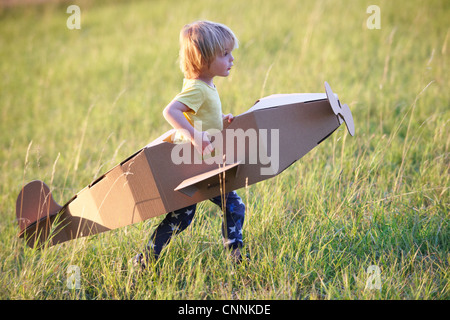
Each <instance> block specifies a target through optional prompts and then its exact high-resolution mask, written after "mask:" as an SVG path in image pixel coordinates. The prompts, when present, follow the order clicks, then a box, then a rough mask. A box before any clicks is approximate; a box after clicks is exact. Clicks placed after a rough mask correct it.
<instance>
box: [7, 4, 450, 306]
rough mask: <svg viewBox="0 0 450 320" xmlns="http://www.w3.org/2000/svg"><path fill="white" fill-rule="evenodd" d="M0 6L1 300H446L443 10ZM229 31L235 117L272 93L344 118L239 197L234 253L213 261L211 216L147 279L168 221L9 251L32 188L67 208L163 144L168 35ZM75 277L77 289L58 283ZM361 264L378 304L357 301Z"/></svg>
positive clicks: (170, 63) (216, 245)
mask: <svg viewBox="0 0 450 320" xmlns="http://www.w3.org/2000/svg"><path fill="white" fill-rule="evenodd" d="M75 3H77V4H78V5H79V6H80V8H81V27H82V28H81V30H69V29H67V28H66V20H67V18H68V17H69V14H67V13H66V8H67V6H68V4H67V3H63V4H47V5H38V6H18V7H13V8H2V9H0V72H1V74H2V77H1V78H0V108H1V112H0V132H1V134H0V166H1V167H0V168H1V172H0V215H1V222H0V241H1V245H0V258H1V259H0V261H1V262H0V270H1V277H0V287H1V289H0V298H1V299H439V300H445V299H449V298H450V288H449V285H448V281H449V262H450V261H449V259H450V255H449V249H450V248H449V239H450V237H449V235H450V233H449V213H448V211H449V190H448V188H449V142H450V139H449V136H450V135H449V130H448V122H449V119H450V108H449V106H450V103H449V102H450V92H449V90H448V89H449V88H448V86H449V83H450V81H449V70H448V66H449V51H450V39H449V38H450V35H449V33H450V29H449V27H448V16H449V15H450V5H449V3H448V1H445V0H441V1H437V0H433V1H407V2H404V1H403V2H397V1H378V3H376V4H377V5H379V7H380V9H381V29H379V30H369V29H367V27H366V20H367V18H368V17H369V14H367V13H366V8H367V7H368V6H369V5H371V4H374V3H372V2H371V1H337V0H336V1H332V0H330V1H328V0H326V1H282V2H280V1H263V2H259V1H221V2H211V1H194V2H193V1H182V2H175V1H122V2H119V1H112V2H107V1H95V2H94V1H81V2H75ZM196 19H209V20H213V21H219V22H222V23H225V24H227V25H229V26H230V27H231V28H232V29H233V30H234V32H235V33H236V35H237V36H238V38H239V39H240V48H239V49H238V50H237V51H236V52H235V54H234V56H235V59H236V60H235V68H234V69H233V71H232V74H231V76H230V77H228V78H222V79H217V81H216V85H217V87H218V88H219V92H220V95H221V99H222V105H223V108H224V111H226V112H232V113H234V114H239V113H241V112H244V111H245V110H247V109H248V108H249V107H250V106H251V105H252V104H253V103H254V101H256V100H257V99H258V98H260V97H261V96H267V95H269V94H272V93H293V92H324V87H323V83H324V81H328V82H329V83H330V85H331V87H332V88H333V91H334V92H336V93H338V94H339V97H340V99H341V101H343V102H345V103H348V104H349V106H350V109H351V111H352V113H353V117H354V121H355V127H356V135H355V137H351V136H349V135H348V134H347V132H346V130H345V128H344V127H342V128H340V129H339V130H338V131H337V132H336V133H334V134H333V135H332V136H331V137H330V138H329V139H327V140H326V141H324V142H323V143H322V144H321V145H320V146H318V147H317V148H315V149H314V150H312V151H311V152H310V153H308V154H307V155H306V156H305V157H304V158H302V159H301V160H300V161H298V162H297V163H295V164H294V165H293V166H291V167H290V168H289V169H287V170H286V171H285V172H283V173H282V174H281V175H280V176H278V177H276V178H274V179H271V180H268V181H265V182H262V183H259V184H256V185H252V186H250V187H248V188H246V189H241V190H239V191H238V192H239V193H240V195H241V196H242V198H243V200H244V201H245V203H246V205H247V213H246V221H245V226H244V240H245V242H246V246H245V249H244V251H245V252H246V253H248V254H249V255H250V257H251V260H250V261H249V262H245V263H243V264H242V265H238V266H234V265H232V264H231V263H230V261H229V260H228V259H227V255H226V253H225V252H224V251H223V249H222V245H221V234H220V223H221V218H220V212H218V210H217V209H216V207H215V206H214V205H212V204H210V203H207V202H205V203H202V204H201V205H200V207H199V210H198V212H197V214H196V219H195V220H194V222H193V224H192V225H191V226H190V227H189V228H188V229H187V230H186V231H185V232H183V233H182V234H181V235H179V236H178V237H176V238H175V239H174V240H173V241H172V242H171V244H170V245H169V246H168V248H167V249H165V250H164V251H163V253H162V258H161V259H160V260H159V262H158V263H157V264H156V265H155V266H153V267H152V269H151V270H150V272H148V273H146V274H144V275H142V276H137V275H136V274H135V273H132V272H131V271H130V268H129V264H128V260H129V259H130V258H131V257H132V256H134V255H135V254H136V253H137V252H139V251H140V250H141V249H142V248H143V246H144V245H145V244H146V242H147V240H148V237H149V235H150V234H151V233H152V231H153V229H154V228H155V226H156V225H157V223H158V222H159V221H160V220H161V218H162V217H158V218H154V219H151V220H147V221H145V222H143V223H139V224H135V225H132V226H128V227H125V228H122V229H118V230H114V231H111V232H107V233H103V234H99V235H96V236H92V237H89V238H82V239H77V240H74V241H71V242H68V243H64V244H61V245H57V246H54V247H49V248H45V249H43V250H32V249H30V248H28V247H27V246H26V245H25V244H24V242H23V240H22V239H18V238H17V232H18V227H17V223H16V221H15V201H16V197H17V195H18V193H19V191H20V188H21V186H22V185H23V183H24V182H28V181H30V180H33V179H41V180H43V181H45V182H46V183H48V184H49V185H50V186H51V188H52V190H53V193H54V196H55V200H56V201H57V202H59V203H65V202H66V201H68V200H69V199H70V198H71V197H72V196H73V195H74V194H75V193H77V192H78V191H80V190H81V189H82V188H84V187H85V186H86V185H87V184H89V183H90V182H91V181H93V180H94V179H95V177H98V176H99V175H101V174H102V173H104V172H106V171H107V170H108V169H110V168H111V167H113V166H114V165H115V164H116V163H118V162H120V161H121V160H123V159H125V158H126V157H127V156H129V155H130V154H132V153H134V152H135V151H136V150H138V149H140V148H141V147H143V146H144V145H146V144H147V143H148V142H150V141H152V140H153V139H155V138H156V137H158V136H159V135H160V134H162V133H163V132H165V131H167V130H168V129H170V127H169V125H168V124H167V123H166V122H165V120H164V119H163V117H162V110H163V108H164V107H165V105H167V103H168V102H169V101H170V100H171V99H172V98H173V96H174V95H175V94H176V93H178V91H179V90H180V88H181V83H182V74H181V72H180V71H179V68H178V64H177V54H178V33H179V30H180V29H181V27H182V26H183V25H184V24H185V23H188V22H191V21H193V20H196ZM70 265H76V266H78V267H79V268H80V271H81V289H80V290H70V289H68V288H67V286H66V281H67V278H68V274H67V269H68V267H69V266H70ZM370 265H376V266H378V267H379V268H380V270H381V285H382V289H381V291H379V290H369V289H365V287H366V283H367V279H368V278H369V274H368V273H367V272H366V270H367V268H368V267H369V266H370Z"/></svg>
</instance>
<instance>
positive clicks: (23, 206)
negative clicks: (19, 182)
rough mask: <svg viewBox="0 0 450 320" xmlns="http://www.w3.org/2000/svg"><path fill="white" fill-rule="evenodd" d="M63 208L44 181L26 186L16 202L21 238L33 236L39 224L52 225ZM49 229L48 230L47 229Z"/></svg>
mask: <svg viewBox="0 0 450 320" xmlns="http://www.w3.org/2000/svg"><path fill="white" fill-rule="evenodd" d="M61 209H62V207H61V206H60V205H59V204H57V203H56V201H55V200H54V199H53V196H52V193H51V191H50V188H49V187H48V186H47V185H46V184H45V183H44V182H42V181H39V180H35V181H31V182H30V183H28V184H26V185H25V186H24V187H23V188H22V191H21V192H20V193H19V196H18V197H17V201H16V217H17V222H18V224H19V229H20V232H19V237H23V236H24V235H25V233H27V235H28V236H31V235H32V234H33V233H34V232H35V231H36V230H38V226H39V224H44V223H45V224H46V225H47V224H48V227H49V226H50V224H51V221H50V220H51V219H50V218H52V217H54V216H56V215H57V214H58V212H59V211H60V210H61ZM45 229H47V228H45Z"/></svg>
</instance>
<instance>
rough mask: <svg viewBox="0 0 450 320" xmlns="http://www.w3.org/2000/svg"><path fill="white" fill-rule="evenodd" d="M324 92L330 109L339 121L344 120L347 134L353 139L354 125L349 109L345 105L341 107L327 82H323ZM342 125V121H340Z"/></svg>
mask: <svg viewBox="0 0 450 320" xmlns="http://www.w3.org/2000/svg"><path fill="white" fill-rule="evenodd" d="M325 92H326V93H327V98H328V101H329V102H330V106H331V109H333V112H334V114H335V115H337V116H338V117H339V118H340V119H342V120H344V122H345V125H346V126H347V130H348V133H350V135H351V136H352V137H353V136H354V135H355V124H354V122H353V116H352V113H351V111H350V108H349V107H348V105H347V104H344V105H343V106H341V104H340V102H339V100H338V99H337V98H336V96H335V95H334V93H333V91H332V90H331V87H330V85H329V84H328V82H326V81H325ZM340 123H342V121H340Z"/></svg>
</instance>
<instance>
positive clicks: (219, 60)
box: [208, 47, 234, 77]
mask: <svg viewBox="0 0 450 320" xmlns="http://www.w3.org/2000/svg"><path fill="white" fill-rule="evenodd" d="M232 51H233V48H232V47H226V48H225V51H224V52H222V53H219V54H218V55H217V56H216V58H215V59H214V61H213V62H212V63H211V65H210V66H209V69H208V71H209V72H210V73H211V76H212V77H215V76H219V77H227V76H228V75H229V74H230V70H231V67H232V66H233V61H234V57H233V55H232V53H231V52H232Z"/></svg>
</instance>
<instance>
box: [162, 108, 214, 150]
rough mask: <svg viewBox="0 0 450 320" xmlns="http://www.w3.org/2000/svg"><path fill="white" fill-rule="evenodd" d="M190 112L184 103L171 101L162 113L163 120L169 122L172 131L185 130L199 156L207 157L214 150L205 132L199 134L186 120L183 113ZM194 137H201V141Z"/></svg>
mask: <svg viewBox="0 0 450 320" xmlns="http://www.w3.org/2000/svg"><path fill="white" fill-rule="evenodd" d="M189 110H191V109H190V108H189V107H188V106H186V105H185V104H184V103H181V102H179V101H177V100H173V101H172V102H171V103H169V104H168V105H167V107H166V108H165V109H164V111H163V115H164V118H165V119H166V120H167V122H169V123H170V124H171V125H172V127H174V129H177V130H185V131H187V132H188V133H189V136H190V139H191V143H192V145H193V146H194V147H195V148H196V149H197V151H198V152H199V153H200V154H204V155H207V154H209V153H211V152H212V151H213V150H214V148H213V146H212V144H211V141H210V139H209V137H208V134H207V132H206V131H203V132H199V131H198V130H196V129H195V128H194V127H193V126H192V125H191V124H190V123H189V121H188V120H187V119H186V117H185V116H184V114H183V112H188V111H189ZM195 137H201V138H202V141H201V142H200V141H196V139H194V138H195Z"/></svg>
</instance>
